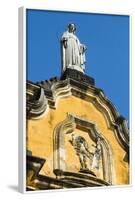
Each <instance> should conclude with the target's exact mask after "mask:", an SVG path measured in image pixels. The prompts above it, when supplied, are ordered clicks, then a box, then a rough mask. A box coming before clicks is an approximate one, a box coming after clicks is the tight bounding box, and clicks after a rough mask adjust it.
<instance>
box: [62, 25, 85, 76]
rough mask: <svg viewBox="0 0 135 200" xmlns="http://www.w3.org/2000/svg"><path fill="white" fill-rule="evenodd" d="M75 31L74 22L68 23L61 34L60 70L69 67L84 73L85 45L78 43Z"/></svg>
mask: <svg viewBox="0 0 135 200" xmlns="http://www.w3.org/2000/svg"><path fill="white" fill-rule="evenodd" d="M75 31H76V26H75V24H69V25H68V30H67V31H66V32H64V33H63V35H62V38H61V45H62V70H63V71H65V70H66V69H67V68H70V69H75V70H78V71H80V72H82V73H84V71H85V62H86V61H85V50H86V46H85V45H83V44H81V43H80V41H79V39H78V38H77V36H76V35H75Z"/></svg>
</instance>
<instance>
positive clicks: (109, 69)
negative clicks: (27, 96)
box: [27, 10, 129, 119]
mask: <svg viewBox="0 0 135 200" xmlns="http://www.w3.org/2000/svg"><path fill="white" fill-rule="evenodd" d="M71 22H72V23H75V24H76V27H77V30H76V35H77V36H78V38H79V40H80V41H81V43H83V44H85V45H86V46H87V52H86V61H87V63H86V74H87V75H89V76H91V77H93V78H94V79H95V82H96V87H98V88H101V89H103V90H104V92H105V94H106V96H107V97H108V98H109V99H110V100H111V101H112V103H113V104H114V105H115V107H116V108H117V110H118V111H119V112H120V114H122V115H123V116H124V117H125V118H126V119H129V16H120V15H105V14H91V13H74V12H55V11H42V10H27V79H28V80H31V81H33V82H36V81H41V80H46V79H50V78H51V77H54V76H60V74H61V58H60V38H61V35H62V33H63V32H64V31H66V29H67V24H68V23H71Z"/></svg>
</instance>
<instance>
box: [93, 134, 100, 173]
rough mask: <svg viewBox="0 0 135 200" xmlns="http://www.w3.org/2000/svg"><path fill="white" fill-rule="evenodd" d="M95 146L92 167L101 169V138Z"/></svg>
mask: <svg viewBox="0 0 135 200" xmlns="http://www.w3.org/2000/svg"><path fill="white" fill-rule="evenodd" d="M93 146H94V147H95V151H94V157H93V161H92V167H91V169H99V163H100V160H101V155H102V154H101V144H100V138H98V140H97V143H96V145H93Z"/></svg>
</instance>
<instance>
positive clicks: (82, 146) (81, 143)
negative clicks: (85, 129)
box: [70, 134, 94, 170]
mask: <svg viewBox="0 0 135 200" xmlns="http://www.w3.org/2000/svg"><path fill="white" fill-rule="evenodd" d="M70 142H71V144H72V145H73V147H74V149H75V151H76V154H77V156H78V157H79V161H80V164H81V168H80V170H84V169H85V170H89V169H90V168H91V165H92V160H93V155H94V154H93V153H92V152H90V150H89V146H88V143H87V142H86V140H85V139H84V137H81V136H76V135H75V134H72V140H70ZM87 159H88V162H87Z"/></svg>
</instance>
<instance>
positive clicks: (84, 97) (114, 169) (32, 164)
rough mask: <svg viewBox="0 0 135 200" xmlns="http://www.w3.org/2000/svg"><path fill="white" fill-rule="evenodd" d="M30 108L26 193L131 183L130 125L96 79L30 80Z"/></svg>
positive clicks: (75, 74) (74, 74)
mask: <svg viewBox="0 0 135 200" xmlns="http://www.w3.org/2000/svg"><path fill="white" fill-rule="evenodd" d="M26 105H27V106H26V107H27V131H26V132H27V134H26V136H27V137H26V140H27V159H26V164H27V175H26V179H27V180H26V182H27V190H28V191H30V190H32V191H34V190H46V189H63V188H81V187H97V186H112V185H125V184H129V133H128V125H127V121H126V119H125V118H124V117H123V116H121V115H120V114H119V113H118V112H117V110H116V108H115V106H114V105H113V104H112V103H111V102H110V100H109V99H108V98H107V97H106V95H105V94H104V91H103V90H102V89H100V88H96V86H95V81H94V79H93V78H91V77H89V76H87V75H85V74H83V73H81V72H80V71H77V70H75V69H70V68H67V69H66V70H65V71H64V72H63V73H62V75H61V77H59V78H58V77H54V78H51V79H50V80H45V81H41V82H37V83H32V82H30V81H28V82H27V102H26Z"/></svg>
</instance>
